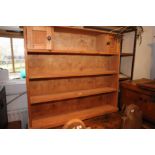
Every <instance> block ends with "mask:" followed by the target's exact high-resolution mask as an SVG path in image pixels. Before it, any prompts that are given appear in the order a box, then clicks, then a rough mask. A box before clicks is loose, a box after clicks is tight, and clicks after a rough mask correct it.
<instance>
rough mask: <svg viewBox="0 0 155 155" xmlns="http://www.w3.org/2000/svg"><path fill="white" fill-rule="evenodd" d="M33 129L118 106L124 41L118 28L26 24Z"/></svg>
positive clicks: (25, 33)
mask: <svg viewBox="0 0 155 155" xmlns="http://www.w3.org/2000/svg"><path fill="white" fill-rule="evenodd" d="M24 39H25V55H26V73H27V76H26V79H27V92H28V108H29V109H28V111H29V128H53V127H57V126H61V125H63V124H65V123H66V122H67V121H69V120H70V119H74V118H79V119H82V120H85V119H89V118H92V117H95V116H100V115H104V114H106V113H112V112H116V111H117V96H118V81H119V61H120V46H119V45H120V43H119V40H118V39H117V37H116V34H115V33H108V32H104V31H100V30H92V29H84V28H75V27H64V26H62V27H61V26H54V27H52V26H51V27H36V26H34V27H32V26H31V27H24Z"/></svg>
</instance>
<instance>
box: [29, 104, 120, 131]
mask: <svg viewBox="0 0 155 155" xmlns="http://www.w3.org/2000/svg"><path fill="white" fill-rule="evenodd" d="M117 110H118V109H117V107H114V106H111V105H103V106H99V107H95V108H90V109H86V110H80V111H76V112H72V113H68V114H60V115H57V116H51V117H44V118H38V119H32V128H52V127H56V126H60V125H63V124H65V123H66V122H67V121H69V120H71V119H75V118H78V119H81V120H84V119H88V118H92V117H95V116H99V115H104V114H107V113H112V112H117Z"/></svg>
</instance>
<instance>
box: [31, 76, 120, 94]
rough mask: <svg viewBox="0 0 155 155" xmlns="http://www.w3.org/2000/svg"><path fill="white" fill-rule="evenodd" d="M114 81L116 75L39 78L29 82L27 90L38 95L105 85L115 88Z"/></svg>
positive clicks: (103, 86)
mask: <svg viewBox="0 0 155 155" xmlns="http://www.w3.org/2000/svg"><path fill="white" fill-rule="evenodd" d="M77 83H78V85H77ZM115 83H116V75H106V76H105V75H99V76H85V77H70V78H68V77H67V78H52V79H39V80H31V81H30V82H29V85H30V87H29V90H30V95H31V96H40V95H48V94H56V93H66V92H75V91H80V90H89V89H90V90H91V89H97V88H105V87H110V88H117V87H116V85H115Z"/></svg>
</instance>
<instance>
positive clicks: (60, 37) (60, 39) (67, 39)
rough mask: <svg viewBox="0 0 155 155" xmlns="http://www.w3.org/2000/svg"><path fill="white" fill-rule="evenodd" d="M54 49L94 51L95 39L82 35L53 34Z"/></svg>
mask: <svg viewBox="0 0 155 155" xmlns="http://www.w3.org/2000/svg"><path fill="white" fill-rule="evenodd" d="M54 49H59V50H62V49H63V50H90V51H95V50H96V37H95V36H91V35H84V34H74V33H66V32H61V33H60V32H55V35H54Z"/></svg>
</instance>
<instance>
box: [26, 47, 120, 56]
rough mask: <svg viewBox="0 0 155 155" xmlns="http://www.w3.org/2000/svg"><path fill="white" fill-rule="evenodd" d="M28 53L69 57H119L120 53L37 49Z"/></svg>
mask: <svg viewBox="0 0 155 155" xmlns="http://www.w3.org/2000/svg"><path fill="white" fill-rule="evenodd" d="M28 53H32V54H33V53H38V54H39V53H40V54H41V53H44V54H45V53H47V54H68V55H73V54H80V55H99V56H100V55H103V56H106V55H107V56H109V55H118V52H104V51H103V50H100V51H96V50H93V51H91V50H46V49H42V50H36V49H30V50H28Z"/></svg>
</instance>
